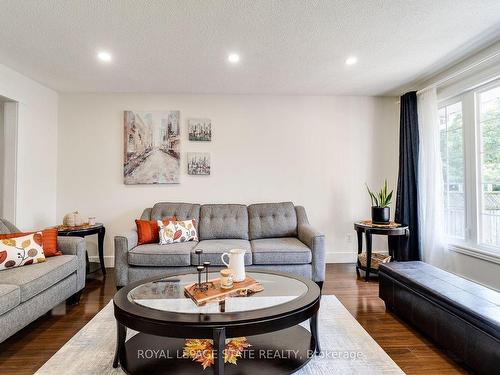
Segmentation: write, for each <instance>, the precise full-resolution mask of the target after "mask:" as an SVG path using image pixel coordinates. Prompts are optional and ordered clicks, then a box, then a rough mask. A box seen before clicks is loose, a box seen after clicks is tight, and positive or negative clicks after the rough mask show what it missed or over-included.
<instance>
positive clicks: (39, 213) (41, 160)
mask: <svg viewBox="0 0 500 375" xmlns="http://www.w3.org/2000/svg"><path fill="white" fill-rule="evenodd" d="M0 96H4V97H7V98H9V99H12V100H14V101H17V102H19V106H18V108H19V109H18V123H17V125H18V126H17V137H18V144H17V161H16V164H17V194H16V196H17V198H16V220H15V221H16V224H17V226H19V227H20V228H21V229H22V230H30V229H37V228H41V227H44V226H48V225H54V224H55V222H56V187H57V115H58V113H57V100H58V95H57V93H56V92H55V91H53V90H50V89H48V88H46V87H44V86H42V85H40V84H39V83H37V82H35V81H33V80H31V79H29V78H27V77H25V76H23V75H21V74H19V73H17V72H15V71H13V70H11V69H9V68H7V67H5V66H3V65H0Z"/></svg>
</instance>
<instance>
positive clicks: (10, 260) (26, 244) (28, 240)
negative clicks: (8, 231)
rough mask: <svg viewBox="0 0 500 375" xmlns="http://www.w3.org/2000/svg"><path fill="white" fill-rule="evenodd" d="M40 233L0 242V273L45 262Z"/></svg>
mask: <svg viewBox="0 0 500 375" xmlns="http://www.w3.org/2000/svg"><path fill="white" fill-rule="evenodd" d="M42 241H43V237H42V232H36V233H32V234H28V235H26V236H22V237H17V238H10V239H7V240H1V241H0V271H1V270H5V269H8V268H13V267H20V266H26V265H28V264H34V263H41V262H45V255H44V254H43V248H42Z"/></svg>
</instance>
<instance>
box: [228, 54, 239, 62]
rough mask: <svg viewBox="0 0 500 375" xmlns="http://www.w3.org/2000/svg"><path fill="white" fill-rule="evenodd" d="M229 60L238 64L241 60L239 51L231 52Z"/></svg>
mask: <svg viewBox="0 0 500 375" xmlns="http://www.w3.org/2000/svg"><path fill="white" fill-rule="evenodd" d="M227 61H229V62H230V63H231V64H236V63H238V62H239V61H240V55H238V54H237V53H230V54H229V56H228V57H227Z"/></svg>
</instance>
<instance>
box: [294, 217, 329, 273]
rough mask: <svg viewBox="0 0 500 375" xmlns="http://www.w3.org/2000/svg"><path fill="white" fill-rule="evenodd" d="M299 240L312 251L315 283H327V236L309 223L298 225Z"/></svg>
mask: <svg viewBox="0 0 500 375" xmlns="http://www.w3.org/2000/svg"><path fill="white" fill-rule="evenodd" d="M298 234H299V240H300V241H302V242H303V243H304V244H305V245H306V246H308V247H309V248H310V249H311V252H312V278H313V281H325V268H326V263H325V235H324V234H323V233H321V232H319V231H317V230H316V229H314V228H313V227H312V226H311V225H310V224H308V223H300V224H299V225H298Z"/></svg>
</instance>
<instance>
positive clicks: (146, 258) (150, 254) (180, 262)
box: [128, 241, 198, 267]
mask: <svg viewBox="0 0 500 375" xmlns="http://www.w3.org/2000/svg"><path fill="white" fill-rule="evenodd" d="M197 244H198V242H193V241H191V242H180V243H173V244H170V245H159V244H145V245H139V246H136V247H134V248H133V249H132V250H130V251H129V252H128V263H129V264H130V265H132V266H153V267H161V266H170V267H179V266H189V265H191V262H190V260H191V258H190V254H191V251H192V250H193V249H194V247H195V246H196V245H197Z"/></svg>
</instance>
